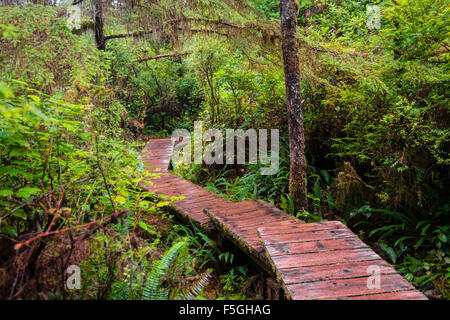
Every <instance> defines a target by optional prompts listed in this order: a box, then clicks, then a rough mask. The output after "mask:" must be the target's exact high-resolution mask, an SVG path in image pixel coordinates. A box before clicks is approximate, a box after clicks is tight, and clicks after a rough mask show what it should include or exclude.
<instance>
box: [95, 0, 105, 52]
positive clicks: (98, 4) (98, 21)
mask: <svg viewBox="0 0 450 320" xmlns="http://www.w3.org/2000/svg"><path fill="white" fill-rule="evenodd" d="M92 11H93V15H94V33H95V43H96V44H97V48H98V49H100V50H105V46H106V42H105V30H104V24H105V23H104V20H103V5H102V1H101V0H93V1H92Z"/></svg>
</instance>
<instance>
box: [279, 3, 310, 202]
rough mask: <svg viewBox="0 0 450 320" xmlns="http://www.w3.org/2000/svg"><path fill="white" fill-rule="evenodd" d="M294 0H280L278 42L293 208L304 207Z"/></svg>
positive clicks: (302, 134) (304, 178)
mask: <svg viewBox="0 0 450 320" xmlns="http://www.w3.org/2000/svg"><path fill="white" fill-rule="evenodd" d="M297 13H298V2H297V0H281V1H280V17H281V46H282V51H283V68H284V79H285V84H286V99H287V108H288V110H287V111H288V112H287V114H288V115H287V116H288V126H289V149H290V157H291V158H290V178H289V194H290V196H291V198H292V199H293V200H294V203H295V208H296V210H303V209H304V210H306V209H307V208H308V200H307V193H306V159H305V134H304V131H303V114H302V113H303V110H302V109H303V108H302V99H301V94H300V69H299V59H298V48H297V46H298V42H297Z"/></svg>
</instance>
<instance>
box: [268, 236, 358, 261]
mask: <svg viewBox="0 0 450 320" xmlns="http://www.w3.org/2000/svg"><path fill="white" fill-rule="evenodd" d="M361 248H367V246H366V245H365V244H364V242H362V241H361V240H360V239H359V238H356V237H347V238H342V239H330V240H315V241H304V242H290V243H275V244H272V245H271V246H270V255H271V256H279V255H286V254H299V253H314V252H321V251H334V250H342V249H361Z"/></svg>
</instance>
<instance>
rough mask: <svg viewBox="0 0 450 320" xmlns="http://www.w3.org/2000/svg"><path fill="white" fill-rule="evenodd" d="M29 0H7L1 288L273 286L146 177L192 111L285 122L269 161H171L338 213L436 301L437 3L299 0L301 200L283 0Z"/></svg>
mask: <svg viewBox="0 0 450 320" xmlns="http://www.w3.org/2000/svg"><path fill="white" fill-rule="evenodd" d="M20 2H21V3H19V4H18V5H5V6H2V7H0V62H1V65H0V115H1V118H0V159H1V160H0V299H143V300H146V299H262V298H264V296H265V293H264V280H265V278H264V274H263V273H262V272H261V271H260V270H259V269H258V268H257V267H255V266H254V263H252V262H250V260H248V259H246V258H245V257H244V256H243V255H241V254H239V253H238V252H236V251H235V250H234V249H233V248H231V247H227V246H226V245H225V246H223V245H222V242H223V241H224V240H223V239H222V238H221V237H219V238H217V239H215V238H214V239H213V237H212V236H211V235H208V234H206V233H205V232H204V230H200V229H199V228H198V227H197V226H194V225H187V226H186V225H184V224H181V223H180V222H179V221H178V220H177V219H176V217H175V215H174V212H173V211H172V209H171V208H170V206H169V202H168V201H164V200H161V199H157V198H156V197H155V195H154V194H152V193H150V192H148V191H146V190H145V189H144V188H142V186H141V185H140V182H141V181H143V180H151V179H152V178H153V177H155V176H157V175H158V173H149V172H148V171H146V170H145V168H144V165H143V163H142V162H141V161H140V160H139V153H140V151H141V150H142V148H143V147H144V145H145V142H146V141H147V140H148V139H150V138H160V137H170V136H171V134H172V132H173V131H174V130H175V129H180V128H184V129H188V130H189V131H191V132H192V131H193V123H194V121H197V120H201V121H203V123H204V126H205V128H211V127H215V128H219V129H225V128H234V129H244V130H246V129H250V128H257V129H279V130H280V153H279V170H278V171H277V172H276V173H275V174H274V175H261V172H260V168H261V166H262V165H261V164H245V165H219V164H215V165H206V164H194V163H193V164H189V165H181V164H180V165H174V168H173V172H174V173H176V174H177V175H179V176H181V177H183V178H185V179H187V180H190V181H192V182H194V183H196V184H198V185H200V186H203V187H204V188H206V189H207V190H210V191H212V192H214V193H217V194H220V195H222V196H223V197H225V198H228V199H230V200H232V201H242V200H248V199H263V200H266V201H268V202H270V203H272V204H274V205H276V206H277V207H279V208H280V209H282V210H283V211H285V212H287V213H289V214H292V215H294V216H295V217H297V218H299V219H301V220H304V221H306V222H316V221H322V220H340V221H342V222H343V223H344V224H346V225H347V226H348V227H349V228H351V229H352V231H354V232H355V233H356V234H358V235H359V236H360V238H361V239H362V240H363V241H364V242H365V243H367V244H369V245H370V246H371V247H372V248H373V249H374V250H375V251H376V252H377V253H379V254H380V255H381V256H382V257H383V258H385V259H386V260H387V261H389V262H390V263H392V264H393V265H394V267H395V268H396V269H397V270H398V271H399V272H400V274H402V275H403V276H404V277H405V278H406V279H407V280H408V281H410V282H411V283H412V284H413V285H414V286H415V287H416V288H418V289H419V290H421V291H422V292H424V293H425V294H426V295H427V296H428V297H429V298H434V299H449V298H450V293H449V289H450V286H449V283H450V281H449V280H450V254H449V244H450V242H449V241H450V240H449V238H450V224H449V221H450V197H449V190H450V157H449V150H450V130H449V123H450V113H449V100H448V92H449V80H450V77H449V61H448V59H449V38H448V37H449V27H448V23H447V22H448V20H449V14H450V7H449V5H448V2H447V1H445V0H422V1H415V0H397V1H387V0H386V1H385V0H381V1H370V0H363V1H353V0H323V1H312V0H305V1H299V13H298V20H297V22H298V26H299V27H298V37H299V39H298V47H299V61H300V78H301V88H300V89H301V90H300V91H301V96H302V99H303V123H304V127H305V141H306V149H305V150H306V151H305V154H306V159H307V169H306V172H307V188H308V189H307V192H308V208H306V209H304V210H296V207H295V205H294V199H292V198H291V197H290V196H289V174H290V171H289V165H290V162H289V131H288V122H287V116H286V93H285V84H284V81H285V79H284V72H283V66H282V58H281V55H280V50H279V47H280V45H279V42H280V41H279V37H280V36H279V30H278V29H279V27H278V25H279V7H278V3H279V2H278V1H274V0H245V1H232V0H226V1H219V0H205V1H188V4H186V1H184V2H183V1H171V0H164V1H157V2H154V1H149V2H145V1H101V0H85V1H81V3H79V4H78V5H77V8H79V10H80V16H79V19H78V20H79V21H75V22H73V21H72V20H71V19H72V18H71V17H72V16H71V15H70V13H69V11H70V10H71V9H70V8H73V7H74V6H70V5H71V2H65V1H61V3H60V4H59V5H58V6H52V5H47V3H45V1H44V2H42V4H33V3H29V2H24V3H23V1H20ZM11 3H12V4H14V1H12V2H11ZM98 4H100V6H101V7H102V19H103V20H104V21H103V22H102V32H103V33H104V34H103V38H104V39H103V43H102V45H103V46H102V45H100V44H99V42H98V32H97V31H98V26H99V23H98V21H97V22H95V24H94V25H93V21H96V20H95V19H93V17H92V12H91V11H92V9H91V8H92V7H93V6H94V7H95V6H96V5H98ZM371 4H375V5H377V6H378V7H379V8H380V12H381V16H380V17H381V18H380V28H379V29H372V30H370V29H368V27H367V25H366V24H367V19H368V17H367V5H371ZM73 24H75V25H73ZM171 200H174V201H176V200H177V199H171ZM72 265H75V266H79V268H80V269H82V270H83V272H82V280H81V284H80V288H79V289H78V290H68V288H67V279H68V277H70V273H67V269H68V268H69V267H70V266H72Z"/></svg>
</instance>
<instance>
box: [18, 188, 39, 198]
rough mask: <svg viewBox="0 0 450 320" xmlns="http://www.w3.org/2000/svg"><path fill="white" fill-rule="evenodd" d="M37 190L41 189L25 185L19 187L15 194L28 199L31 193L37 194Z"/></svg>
mask: <svg viewBox="0 0 450 320" xmlns="http://www.w3.org/2000/svg"><path fill="white" fill-rule="evenodd" d="M39 192H41V189H39V188H33V187H25V188H21V189H19V191H18V192H17V196H18V197H21V198H24V199H28V198H29V197H31V196H32V195H34V194H38V193H39Z"/></svg>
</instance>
